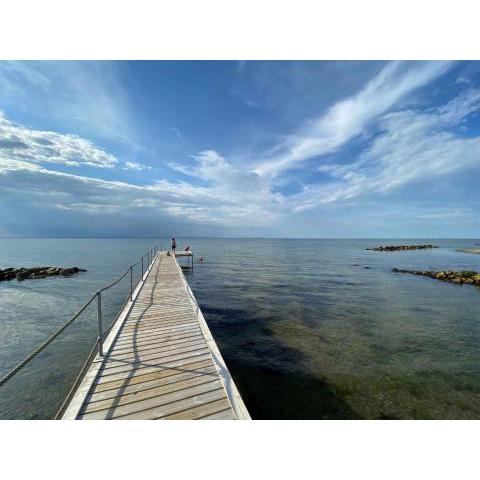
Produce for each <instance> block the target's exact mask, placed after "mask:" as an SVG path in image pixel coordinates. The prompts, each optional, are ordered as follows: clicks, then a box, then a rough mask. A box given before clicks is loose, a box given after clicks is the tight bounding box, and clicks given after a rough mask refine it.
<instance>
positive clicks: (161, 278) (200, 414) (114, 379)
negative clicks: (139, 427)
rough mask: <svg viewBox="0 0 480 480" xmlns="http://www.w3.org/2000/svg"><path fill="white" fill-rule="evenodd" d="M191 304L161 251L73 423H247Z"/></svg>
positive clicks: (172, 262)
mask: <svg viewBox="0 0 480 480" xmlns="http://www.w3.org/2000/svg"><path fill="white" fill-rule="evenodd" d="M192 298H193V294H192V293H191V291H190V289H189V287H188V284H187V283H186V281H185V278H184V276H183V273H182V271H181V269H180V267H179V266H178V264H177V262H176V260H175V258H174V257H173V256H167V255H166V254H165V253H161V254H160V255H159V256H158V257H157V258H156V260H155V262H154V265H153V266H152V268H151V269H150V271H149V272H148V275H146V279H145V280H144V282H143V284H142V285H141V287H140V288H139V289H137V291H136V296H135V299H134V301H133V302H130V303H129V304H127V307H126V308H128V311H127V313H126V314H124V315H122V324H121V325H120V326H117V327H116V329H115V332H116V333H115V338H112V339H111V340H110V345H111V347H110V349H109V351H108V353H107V355H106V357H105V359H103V362H101V364H99V363H97V366H96V367H95V370H94V371H93V370H92V373H89V372H87V375H86V378H87V379H88V378H90V379H91V380H90V381H91V384H90V388H89V390H85V385H84V386H83V387H82V395H83V400H82V401H80V400H79V399H78V398H76V399H75V404H76V405H79V409H78V410H77V413H76V414H75V415H76V418H81V419H96V418H103V419H110V418H111V419H136V418H138V419H147V418H149V419H150V418H151V419H159V418H165V419H174V418H178V419H180V418H185V419H203V418H205V419H231V418H249V417H248V412H246V409H245V408H244V406H243V410H242V405H243V403H242V402H241V399H240V400H239V394H238V391H237V390H236V387H235V386H234V384H233V380H232V379H231V377H230V375H229V373H228V370H226V366H225V364H224V362H223V359H221V355H220V353H219V351H218V348H216V345H215V343H214V340H213V338H212V337H211V334H210V332H209V330H208V327H206V324H205V320H204V319H203V316H202V315H201V312H200V309H199V308H198V305H197V304H196V302H195V301H192ZM83 383H84V384H85V382H83ZM230 395H232V396H231V397H230ZM232 401H233V402H234V403H232ZM239 402H240V403H241V405H240V409H239V406H238V403H239ZM69 411H71V412H74V411H75V409H70V410H69ZM236 412H239V415H237V414H236ZM245 412H246V413H245ZM67 418H72V417H67Z"/></svg>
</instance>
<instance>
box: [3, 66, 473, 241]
mask: <svg viewBox="0 0 480 480" xmlns="http://www.w3.org/2000/svg"><path fill="white" fill-rule="evenodd" d="M479 207H480V62H463V61H456V62H454V61H451V62H450V61H445V62H439V61H435V62H418V61H416V62H398V61H394V62H377V61H355V62H354V61H349V62H346V61H339V62H332V61H315V62H313V61H309V62H299V61H295V62H290V61H288V62H269V61H211V62H210V61H200V62H198V61H197V62H187V61H177V62H172V61H149V62H141V61H123V62H85V61H84V62H50V61H48V62H47V61H45V62H43V61H42V62H38V61H37V62H17V61H15V62H10V61H0V236H62V237H64V236H65V237H69V236H80V237H90V236H92V237H94V236H101V237H104V236H105V237H170V236H178V237H208V236H217V237H249V236H251V237H295V238H307V237H308V238H310V237H326V238H333V237H342V238H357V237H359V238H360V237H370V238H375V237H377V238H379V237H403V238H440V237H442V238H462V237H480V215H479V214H478V212H479Z"/></svg>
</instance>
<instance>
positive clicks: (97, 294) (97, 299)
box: [0, 245, 159, 387]
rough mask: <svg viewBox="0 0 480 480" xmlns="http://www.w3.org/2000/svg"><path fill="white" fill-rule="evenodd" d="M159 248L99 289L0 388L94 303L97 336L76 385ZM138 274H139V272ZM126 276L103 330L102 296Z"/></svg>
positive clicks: (10, 372) (12, 370)
mask: <svg viewBox="0 0 480 480" xmlns="http://www.w3.org/2000/svg"><path fill="white" fill-rule="evenodd" d="M158 251H159V246H158V245H156V246H154V247H153V248H152V249H151V250H149V251H148V252H147V253H145V254H144V255H142V257H141V258H140V259H139V260H138V261H137V262H136V263H134V264H133V265H130V266H129V267H128V268H127V270H125V272H124V273H123V274H122V275H121V276H120V277H118V278H117V279H116V280H115V281H113V282H112V283H110V284H109V285H107V286H105V287H103V288H100V289H99V290H98V291H97V292H95V294H94V295H93V296H92V297H91V298H90V299H89V300H88V301H87V302H86V303H85V304H84V305H83V306H82V307H81V308H80V309H79V310H78V311H77V313H75V315H73V316H72V317H71V318H70V319H69V320H68V321H67V322H66V323H64V324H63V325H62V326H61V327H60V328H58V329H57V330H56V331H55V332H53V333H52V334H51V335H50V336H49V337H48V338H47V339H46V340H45V341H44V342H43V343H41V344H40V345H39V346H38V347H37V348H36V349H35V350H33V351H32V352H31V353H30V354H29V355H28V356H27V357H25V358H24V359H23V360H22V361H21V362H19V363H18V364H17V365H15V367H13V368H12V369H11V370H10V371H8V372H7V373H6V374H5V375H3V376H2V377H1V378H0V387H1V386H2V385H4V384H5V383H7V382H8V380H10V379H11V378H13V377H14V376H15V375H16V374H17V373H18V372H20V370H22V369H23V368H24V367H25V366H26V365H28V364H29V363H30V362H31V361H32V360H33V359H34V358H35V357H36V356H37V355H38V354H39V353H40V352H42V351H43V350H45V348H46V347H47V346H48V345H50V344H51V343H52V342H53V341H54V340H55V339H56V338H58V337H59V336H60V335H61V334H62V333H63V332H64V331H65V330H66V329H67V328H68V327H69V326H70V325H71V324H72V323H74V322H75V320H77V319H78V318H79V317H80V316H81V315H82V314H83V312H85V311H86V310H87V308H88V307H89V306H90V305H91V304H92V303H94V302H96V304H97V309H96V310H97V315H96V316H97V323H98V335H97V340H96V341H95V344H94V346H93V348H92V350H91V351H90V354H89V356H88V358H87V361H86V362H85V364H84V366H83V368H82V371H81V372H80V375H79V376H78V377H77V380H76V381H75V383H77V381H78V379H79V378H80V377H81V376H82V374H83V372H84V371H85V370H86V368H87V367H88V364H89V363H90V362H91V361H92V360H93V358H94V357H95V354H96V353H97V352H98V355H99V356H100V357H102V356H103V354H104V352H103V340H104V338H105V336H106V335H107V334H108V332H109V331H110V329H111V328H112V326H113V325H114V324H115V321H116V319H117V318H118V314H119V313H120V312H121V311H122V310H123V307H124V306H125V305H126V304H127V303H128V302H129V301H132V300H133V292H134V291H135V289H136V287H137V285H139V284H140V283H141V282H143V280H144V279H145V274H146V273H147V272H148V271H149V270H150V268H151V266H152V265H153V262H154V261H155V258H156V256H157V254H158ZM137 266H138V267H141V275H140V276H139V280H138V282H136V283H135V284H134V270H135V268H136V267H137ZM139 273H140V272H139ZM127 275H129V277H130V278H129V280H130V290H129V292H128V295H127V296H126V298H125V300H124V303H123V305H122V307H121V308H120V309H119V310H118V314H117V317H116V318H115V319H114V320H113V321H112V322H111V324H110V326H109V327H108V328H107V329H106V330H104V328H103V323H104V318H103V314H102V294H103V292H105V291H106V290H109V289H110V288H112V287H113V286H115V285H117V284H118V283H119V282H120V281H122V280H123V279H124V278H125V277H126V276H127Z"/></svg>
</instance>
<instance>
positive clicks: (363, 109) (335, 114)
mask: <svg viewBox="0 0 480 480" xmlns="http://www.w3.org/2000/svg"><path fill="white" fill-rule="evenodd" d="M449 67H450V62H422V63H420V64H418V63H410V62H408V63H405V62H391V63H389V64H388V65H387V66H386V67H385V68H384V69H383V70H382V71H381V72H380V74H378V75H377V76H376V77H375V78H373V79H372V80H370V81H369V82H368V84H367V85H366V86H365V88H364V89H363V90H361V91H360V92H359V93H358V94H357V95H354V96H352V97H350V98H347V99H345V100H342V101H340V102H338V103H336V104H335V105H333V106H332V107H330V108H329V109H328V111H327V112H326V113H325V114H323V115H322V116H320V117H319V118H316V119H314V120H312V121H310V122H309V123H308V124H307V125H306V126H305V127H304V128H303V129H302V130H301V131H299V132H298V133H296V134H294V135H291V136H290V137H289V138H287V139H286V141H285V142H284V143H283V144H281V145H278V146H277V147H276V148H275V149H274V154H273V155H272V156H271V157H270V158H267V159H266V160H264V161H262V162H261V163H260V164H259V165H258V166H257V167H256V169H255V170H256V172H257V173H259V174H261V175H276V174H278V173H280V172H281V171H283V170H286V169H289V168H291V167H292V166H294V165H295V164H296V163H297V162H301V161H304V160H307V159H309V158H312V157H316V156H319V155H325V154H327V153H331V152H334V151H335V150H336V149H338V148H339V147H340V146H341V145H343V144H345V143H346V142H347V141H349V140H351V139H352V138H354V137H356V136H357V135H359V134H361V133H362V132H363V130H364V129H365V128H366V127H367V126H368V125H369V123H370V122H371V121H372V120H373V119H375V118H376V117H378V116H379V115H381V114H383V113H385V112H386V111H387V110H389V109H390V108H391V107H392V106H394V105H395V104H396V103H397V102H398V101H399V100H401V99H402V98H403V97H405V96H406V95H407V94H408V93H410V92H412V91H413V90H414V89H416V88H418V87H420V86H422V85H425V84H427V83H428V82H430V81H431V80H433V79H434V78H436V77H438V76H439V75H441V74H443V73H444V72H445V71H446V70H447V69H448V68H449Z"/></svg>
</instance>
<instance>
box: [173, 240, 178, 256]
mask: <svg viewBox="0 0 480 480" xmlns="http://www.w3.org/2000/svg"><path fill="white" fill-rule="evenodd" d="M176 248H177V242H176V240H175V238H172V252H173V253H175V249H176Z"/></svg>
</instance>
